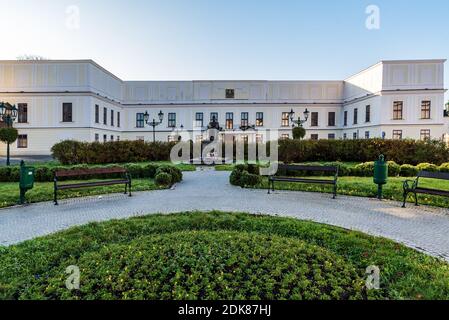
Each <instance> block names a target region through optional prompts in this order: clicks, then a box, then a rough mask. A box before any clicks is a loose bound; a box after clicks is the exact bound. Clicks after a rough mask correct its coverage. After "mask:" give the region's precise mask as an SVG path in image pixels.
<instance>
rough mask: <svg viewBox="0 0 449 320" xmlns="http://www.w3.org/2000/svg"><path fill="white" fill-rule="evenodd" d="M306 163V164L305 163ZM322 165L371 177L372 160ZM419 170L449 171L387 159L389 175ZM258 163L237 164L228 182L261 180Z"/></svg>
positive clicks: (294, 173) (282, 173)
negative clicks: (358, 162) (356, 163)
mask: <svg viewBox="0 0 449 320" xmlns="http://www.w3.org/2000/svg"><path fill="white" fill-rule="evenodd" d="M306 165H307V164H306ZM315 165H316V164H315ZM322 165H323V166H338V168H339V173H338V175H339V176H340V177H373V176H374V162H373V161H371V162H365V163H361V164H358V165H355V166H351V165H347V164H344V163H340V162H328V163H323V164H322ZM420 171H431V172H447V173H449V163H443V164H442V165H441V166H437V165H434V164H430V163H420V164H419V165H417V166H413V165H410V164H403V165H399V164H397V163H396V162H394V161H388V175H389V176H390V177H416V176H417V175H418V173H419V172H420ZM277 175H278V176H305V175H307V176H323V175H326V173H323V172H319V171H316V172H310V171H307V172H300V171H288V170H281V169H279V170H278V172H277ZM258 176H259V166H258V165H252V164H250V165H237V166H235V168H234V170H233V171H232V173H231V176H230V183H231V184H232V185H235V186H240V187H248V186H255V185H258V184H259V183H260V182H261V180H260V176H259V177H258ZM257 177H258V178H257Z"/></svg>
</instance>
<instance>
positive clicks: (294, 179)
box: [268, 165, 338, 199]
mask: <svg viewBox="0 0 449 320" xmlns="http://www.w3.org/2000/svg"><path fill="white" fill-rule="evenodd" d="M279 171H281V172H282V171H286V172H287V171H292V172H295V171H296V172H326V173H330V174H333V176H334V179H333V180H329V179H319V178H318V177H317V178H316V179H315V178H302V177H287V176H270V177H269V178H268V194H270V191H271V190H272V191H274V182H275V181H280V182H296V183H311V184H323V185H332V186H333V199H335V198H336V197H337V182H338V167H336V166H305V165H279V167H278V172H279Z"/></svg>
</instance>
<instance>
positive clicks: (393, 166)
mask: <svg viewBox="0 0 449 320" xmlns="http://www.w3.org/2000/svg"><path fill="white" fill-rule="evenodd" d="M400 173H401V166H400V165H398V164H397V163H396V162H394V161H388V175H389V176H390V177H397V176H399V174H400Z"/></svg>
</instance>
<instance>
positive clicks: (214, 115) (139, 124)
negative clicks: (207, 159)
mask: <svg viewBox="0 0 449 320" xmlns="http://www.w3.org/2000/svg"><path fill="white" fill-rule="evenodd" d="M214 120H215V121H219V118H218V112H211V113H210V122H212V121H214ZM167 121H168V123H167V127H168V128H176V113H169V114H168V120H167ZM240 125H241V126H249V113H248V112H242V113H241V115H240ZM263 125H264V114H263V112H257V113H256V127H263ZM204 126H205V123H204V113H202V112H197V113H196V114H195V127H197V128H202V127H204ZM144 127H145V115H144V113H137V114H136V128H144ZM225 127H226V129H234V113H233V112H227V113H226V122H225Z"/></svg>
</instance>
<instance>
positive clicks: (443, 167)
mask: <svg viewBox="0 0 449 320" xmlns="http://www.w3.org/2000/svg"><path fill="white" fill-rule="evenodd" d="M438 170H439V171H441V172H449V162H445V163H443V164H442V165H441V166H440V167H439V168H438Z"/></svg>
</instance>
